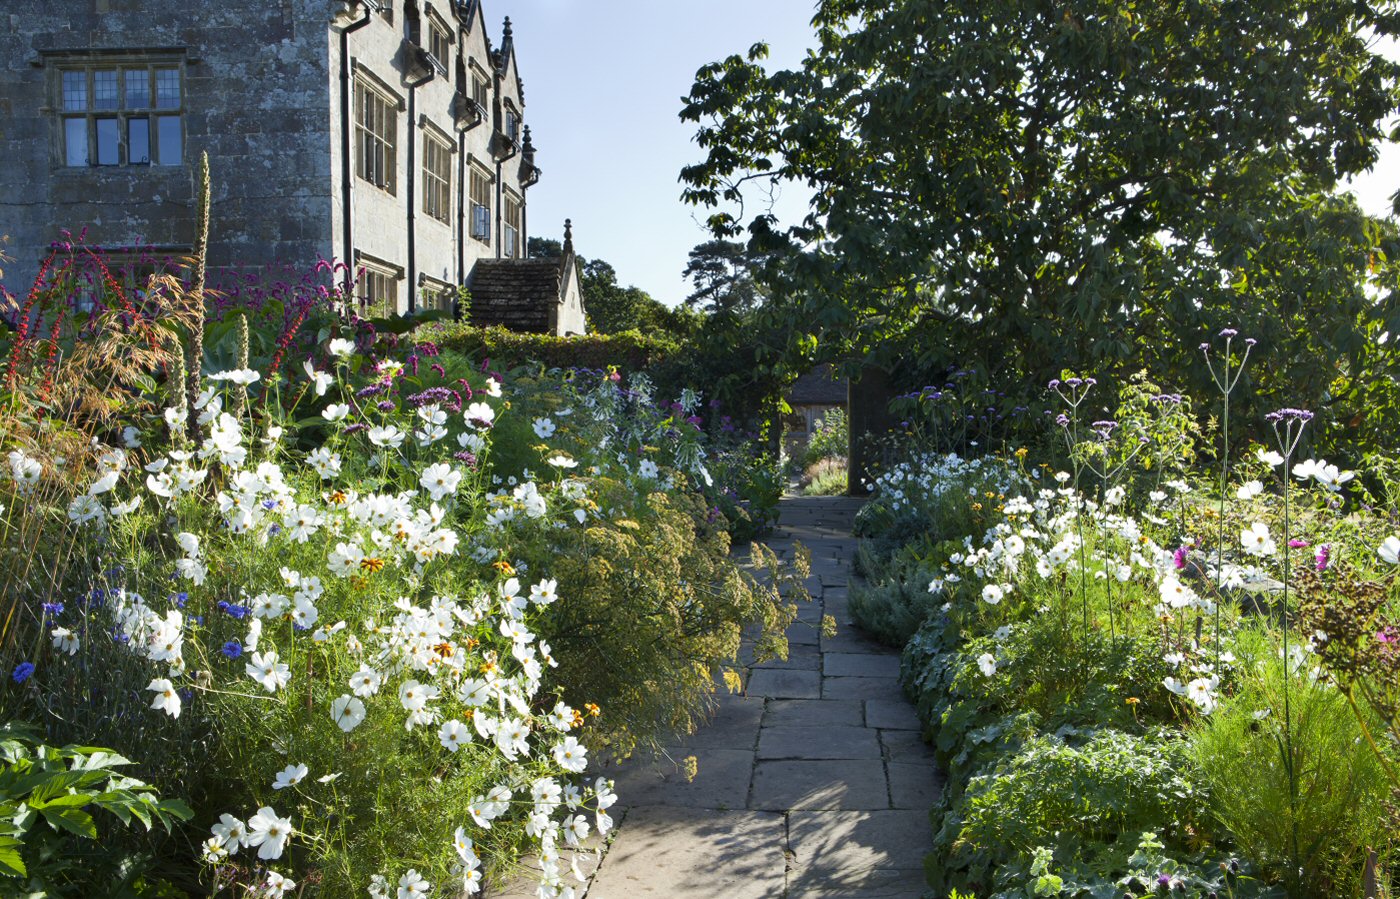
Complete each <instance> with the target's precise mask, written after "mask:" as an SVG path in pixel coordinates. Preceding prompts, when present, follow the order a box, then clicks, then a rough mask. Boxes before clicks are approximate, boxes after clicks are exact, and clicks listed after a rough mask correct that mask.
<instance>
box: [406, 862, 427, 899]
mask: <svg viewBox="0 0 1400 899" xmlns="http://www.w3.org/2000/svg"><path fill="white" fill-rule="evenodd" d="M432 889H433V885H432V884H431V883H428V881H427V880H425V879H424V878H423V875H422V874H419V873H418V870H417V869H416V868H409V869H408V873H406V874H404V875H403V876H402V877H400V878H399V892H398V896H397V899H421V897H423V896H426V895H428V893H429V892H431V891H432Z"/></svg>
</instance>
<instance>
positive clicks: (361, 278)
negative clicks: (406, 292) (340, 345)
mask: <svg viewBox="0 0 1400 899" xmlns="http://www.w3.org/2000/svg"><path fill="white" fill-rule="evenodd" d="M362 270H363V274H361V271H362ZM403 274H404V273H403V267H402V266H398V265H395V264H393V263H392V262H386V261H384V260H383V259H379V258H377V257H375V256H371V255H369V254H367V253H362V252H360V251H359V250H356V251H355V308H354V312H355V314H356V315H357V316H359V317H360V318H363V319H373V318H392V317H394V316H396V315H398V314H399V282H400V281H402V280H403ZM376 286H377V287H380V288H382V289H384V291H385V293H384V295H382V296H380V297H379V298H378V299H376V298H375V297H374V296H373V294H374V292H375V291H374V288H375V287H376ZM381 308H382V312H383V314H378V312H379V310H380V309H381Z"/></svg>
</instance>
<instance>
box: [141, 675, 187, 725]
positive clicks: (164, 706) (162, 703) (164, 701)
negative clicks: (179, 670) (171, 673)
mask: <svg viewBox="0 0 1400 899" xmlns="http://www.w3.org/2000/svg"><path fill="white" fill-rule="evenodd" d="M146 689H147V690H150V691H151V692H152V693H155V694H156V695H155V698H154V699H152V700H151V708H153V709H161V710H162V711H164V712H165V714H167V715H169V716H170V717H171V718H179V717H180V706H181V703H180V694H179V693H178V692H177V691H176V690H175V685H174V684H172V683H171V682H170V679H169V678H166V677H158V678H156V679H155V680H153V681H151V682H150V683H149V684H147V685H146Z"/></svg>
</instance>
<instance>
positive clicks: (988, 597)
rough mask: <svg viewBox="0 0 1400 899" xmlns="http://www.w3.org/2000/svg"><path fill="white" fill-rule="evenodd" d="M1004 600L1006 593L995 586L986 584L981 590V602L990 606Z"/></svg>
mask: <svg viewBox="0 0 1400 899" xmlns="http://www.w3.org/2000/svg"><path fill="white" fill-rule="evenodd" d="M1005 598H1006V591H1005V590H1003V589H1002V588H1001V587H999V586H997V585H996V584H988V585H987V586H985V587H983V588H982V600H983V601H984V602H986V603H988V604H990V605H996V604H997V603H999V602H1001V601H1002V600H1003V599H1005Z"/></svg>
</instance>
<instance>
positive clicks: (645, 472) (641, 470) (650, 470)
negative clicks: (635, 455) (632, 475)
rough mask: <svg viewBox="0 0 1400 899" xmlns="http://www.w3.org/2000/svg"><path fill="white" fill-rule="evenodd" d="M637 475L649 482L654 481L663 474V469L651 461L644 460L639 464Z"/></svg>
mask: <svg viewBox="0 0 1400 899" xmlns="http://www.w3.org/2000/svg"><path fill="white" fill-rule="evenodd" d="M637 474H638V476H640V477H643V478H646V479H647V480H649V481H654V480H656V478H657V477H658V476H659V475H660V474H661V469H659V468H657V466H656V463H655V462H653V461H651V460H650V459H643V460H642V461H641V462H639V463H637Z"/></svg>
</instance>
